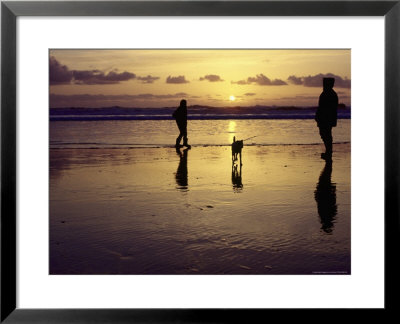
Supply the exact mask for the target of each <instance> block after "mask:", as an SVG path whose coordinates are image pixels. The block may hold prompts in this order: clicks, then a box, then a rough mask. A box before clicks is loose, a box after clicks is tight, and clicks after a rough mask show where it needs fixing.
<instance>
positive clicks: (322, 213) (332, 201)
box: [314, 160, 337, 234]
mask: <svg viewBox="0 0 400 324" xmlns="http://www.w3.org/2000/svg"><path fill="white" fill-rule="evenodd" d="M331 176H332V161H331V160H327V161H326V163H325V167H324V169H323V170H322V172H321V175H320V176H319V179H318V183H317V187H316V189H315V192H314V197H315V200H316V202H317V209H318V214H319V218H320V221H321V229H322V230H323V231H324V232H325V233H328V234H329V233H331V232H332V230H333V225H334V222H335V218H336V214H337V204H336V184H335V183H332V181H331Z"/></svg>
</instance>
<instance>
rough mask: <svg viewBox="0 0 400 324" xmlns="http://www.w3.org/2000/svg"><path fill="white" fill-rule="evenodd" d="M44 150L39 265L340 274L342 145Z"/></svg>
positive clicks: (345, 156)
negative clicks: (46, 183)
mask: <svg viewBox="0 0 400 324" xmlns="http://www.w3.org/2000/svg"><path fill="white" fill-rule="evenodd" d="M322 151H323V147H322V145H275V146H274V145H272V146H256V145H255V146H246V145H245V147H244V149H243V166H242V167H240V165H237V164H236V167H234V168H232V162H231V149H230V146H194V147H192V149H191V150H180V151H178V152H177V151H176V150H175V148H173V147H160V148H131V149H119V148H118V149H51V150H50V188H49V189H50V274H314V273H332V274H338V273H339V274H350V144H335V146H334V155H333V163H332V164H330V163H325V161H324V160H322V159H321V158H320V153H321V152H322Z"/></svg>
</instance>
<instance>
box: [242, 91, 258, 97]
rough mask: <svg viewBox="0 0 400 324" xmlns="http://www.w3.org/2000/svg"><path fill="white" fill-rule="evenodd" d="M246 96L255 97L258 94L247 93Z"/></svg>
mask: <svg viewBox="0 0 400 324" xmlns="http://www.w3.org/2000/svg"><path fill="white" fill-rule="evenodd" d="M244 95H245V96H248V97H250V96H255V95H256V94H255V93H254V92H247V93H245V94H244Z"/></svg>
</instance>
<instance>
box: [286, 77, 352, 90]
mask: <svg viewBox="0 0 400 324" xmlns="http://www.w3.org/2000/svg"><path fill="white" fill-rule="evenodd" d="M323 78H335V88H347V89H350V88H351V80H349V79H347V78H344V79H343V78H342V77H340V76H338V75H335V74H333V73H326V74H323V73H319V74H316V75H313V76H311V75H309V76H302V77H297V76H295V75H291V76H289V77H288V81H289V82H290V83H292V84H296V85H303V86H305V87H318V88H321V87H322V79H323Z"/></svg>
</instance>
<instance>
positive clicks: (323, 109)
mask: <svg viewBox="0 0 400 324" xmlns="http://www.w3.org/2000/svg"><path fill="white" fill-rule="evenodd" d="M334 84H335V79H334V78H324V79H323V88H324V90H323V92H322V93H321V95H320V96H319V101H318V108H317V113H316V114H315V120H316V122H317V125H318V127H319V133H320V135H321V138H322V140H323V142H324V144H325V153H323V154H322V157H323V158H330V157H331V156H332V142H333V139H332V127H335V126H336V124H337V107H338V103H339V99H338V96H337V94H336V92H335V91H334V90H333V89H332V88H333V86H334Z"/></svg>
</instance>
